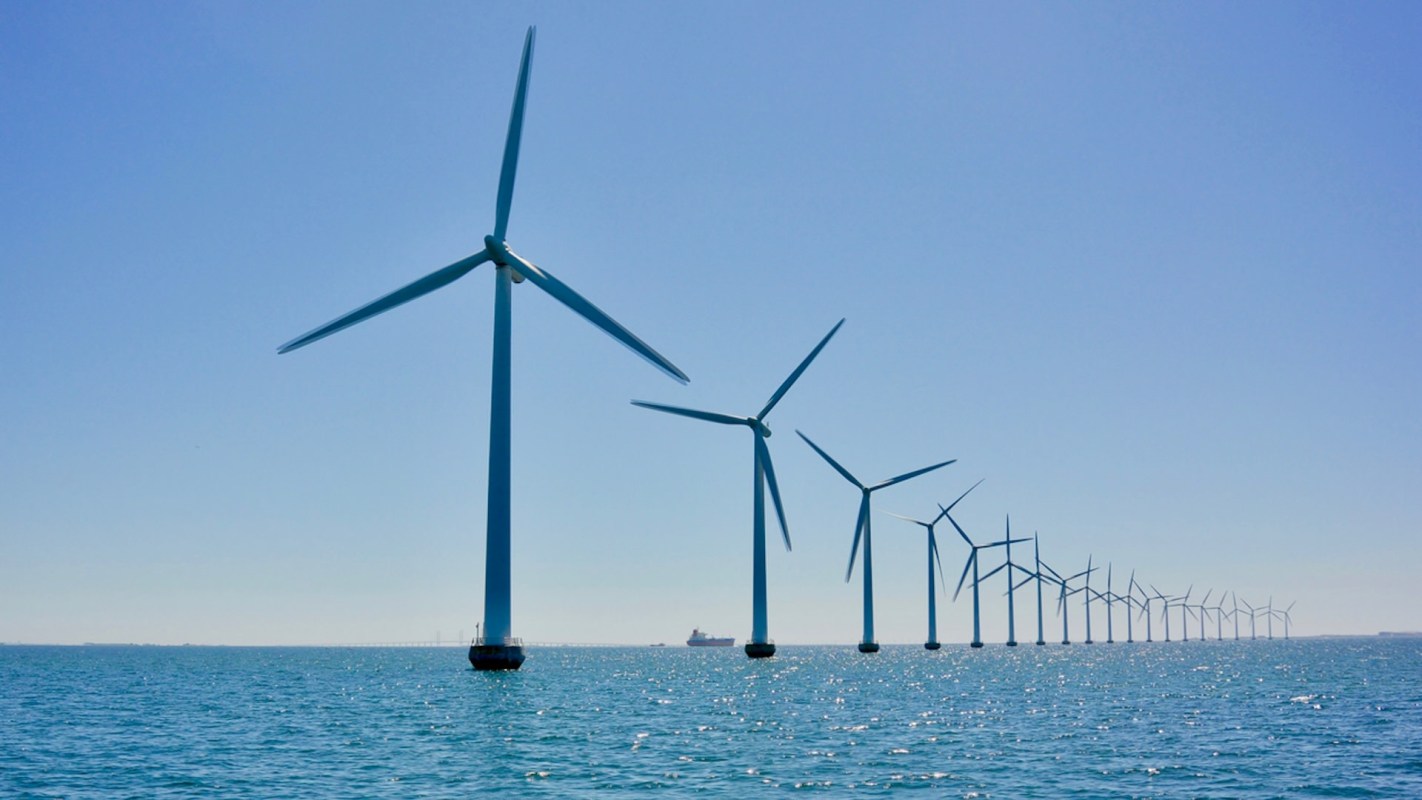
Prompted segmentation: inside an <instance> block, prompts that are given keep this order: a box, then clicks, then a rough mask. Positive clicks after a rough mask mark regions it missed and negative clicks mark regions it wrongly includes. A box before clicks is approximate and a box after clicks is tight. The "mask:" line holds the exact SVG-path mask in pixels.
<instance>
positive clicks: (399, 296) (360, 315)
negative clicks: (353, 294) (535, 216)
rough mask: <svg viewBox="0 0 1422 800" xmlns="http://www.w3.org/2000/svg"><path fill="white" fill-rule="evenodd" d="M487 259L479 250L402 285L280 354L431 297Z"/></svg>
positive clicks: (299, 339)
mask: <svg viewBox="0 0 1422 800" xmlns="http://www.w3.org/2000/svg"><path fill="white" fill-rule="evenodd" d="M488 260H489V251H488V250H480V251H479V252H478V253H475V254H474V255H472V256H470V257H468V258H466V259H463V260H460V261H456V262H454V263H453V264H450V265H449V266H447V267H444V268H442V269H437V270H435V271H434V272H431V273H430V274H428V275H426V276H425V277H423V278H420V279H419V280H417V281H415V282H414V283H411V284H407V285H405V286H402V287H400V288H399V289H396V290H395V291H393V292H391V293H390V294H387V295H385V296H384V297H381V298H380V299H378V300H372V301H371V302H369V303H366V304H365V305H363V306H361V307H360V308H357V309H356V310H355V311H352V312H350V313H349V314H346V315H344V316H340V317H337V318H335V319H333V320H331V321H330V322H328V323H326V324H325V325H322V326H321V327H319V328H316V329H314V330H311V331H308V332H307V333H304V334H302V335H301V336H298V337H296V338H295V339H292V340H291V341H289V342H287V343H286V344H284V345H282V346H281V347H278V348H277V352H278V353H289V352H291V351H292V350H295V349H296V348H298V347H305V346H306V345H308V344H311V343H312V342H314V341H316V340H318V339H324V338H326V337H327V336H330V335H331V334H333V333H335V332H337V331H339V330H343V329H345V328H349V327H350V326H352V325H354V324H356V323H357V322H362V321H364V320H367V319H370V318H371V317H373V316H375V315H376V314H380V313H382V312H385V311H389V310H390V309H392V308H394V307H396V306H399V305H403V304H405V303H408V302H410V301H411V300H414V299H415V298H417V297H420V296H422V295H426V294H429V293H430V292H433V291H434V290H435V289H438V288H440V287H442V286H445V285H446V284H449V283H451V282H453V281H456V280H458V279H460V278H462V277H464V276H465V275H467V274H468V273H469V271H470V270H472V269H474V268H475V267H477V266H479V265H480V264H482V263H484V262H485V261H488Z"/></svg>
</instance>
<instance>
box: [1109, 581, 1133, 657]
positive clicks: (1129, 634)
mask: <svg viewBox="0 0 1422 800" xmlns="http://www.w3.org/2000/svg"><path fill="white" fill-rule="evenodd" d="M1107 582H1108V583H1109V581H1107ZM1135 582H1136V571H1135V570H1131V579H1130V580H1128V581H1126V595H1125V596H1124V597H1122V596H1121V595H1119V594H1118V595H1115V597H1116V599H1117V600H1119V601H1121V602H1124V603H1125V604H1126V644H1132V643H1134V642H1135V641H1136V637H1135V631H1134V629H1133V628H1132V626H1131V612H1132V611H1134V610H1135V608H1134V606H1135V600H1134V599H1133V598H1132V597H1131V586H1132V585H1133V584H1134V583H1135Z"/></svg>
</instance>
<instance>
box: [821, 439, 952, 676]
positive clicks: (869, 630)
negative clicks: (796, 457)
mask: <svg viewBox="0 0 1422 800" xmlns="http://www.w3.org/2000/svg"><path fill="white" fill-rule="evenodd" d="M795 433H797V434H799V435H800V438H801V439H804V440H805V444H808V445H809V446H810V448H811V449H812V450H814V451H815V452H816V453H819V454H820V458H823V459H824V460H825V461H826V462H828V463H829V465H830V466H831V467H834V471H835V472H838V473H839V474H840V475H841V476H843V477H844V479H845V480H847V481H849V482H850V483H852V484H854V485H855V486H857V487H859V492H860V500H859V521H858V522H856V523H855V525H854V543H853V544H851V545H850V546H849V568H848V569H846V570H845V571H844V582H845V583H849V577H850V575H852V574H853V573H854V558H855V556H856V555H858V553H859V541H860V537H861V536H862V537H863V540H864V637H863V638H862V639H861V640H860V641H859V652H861V653H877V652H879V643H878V642H876V641H874V558H873V549H872V547H871V545H872V543H873V540H872V537H871V534H870V528H871V525H870V520H869V498H870V496H871V495H873V493H874V492H877V491H879V490H880V489H885V488H888V487H890V486H893V485H894V484H896V483H902V482H904V481H906V480H908V479H909V478H916V477H918V476H919V475H922V474H923V473H925V472H932V471H933V470H935V469H938V468H939V467H946V466H948V465H949V464H952V463H953V462H954V461H957V460H958V459H956V458H955V459H951V460H949V461H943V462H940V463H938V464H934V465H933V466H930V467H924V468H922V469H916V470H914V471H913V472H905V473H904V474H902V475H898V476H895V477H893V478H888V479H886V480H882V481H879V482H878V483H875V484H872V485H866V484H864V483H861V482H860V480H859V479H858V478H856V477H854V476H853V475H851V474H850V473H849V470H847V469H845V468H844V467H842V466H840V465H839V462H838V461H835V460H834V459H833V458H830V455H829V453H826V452H825V451H823V450H821V449H820V447H819V445H817V444H815V443H814V442H812V441H810V437H808V436H806V435H805V434H804V433H802V432H801V431H798V430H797V431H795ZM948 519H950V520H951V519H952V517H949V518H948Z"/></svg>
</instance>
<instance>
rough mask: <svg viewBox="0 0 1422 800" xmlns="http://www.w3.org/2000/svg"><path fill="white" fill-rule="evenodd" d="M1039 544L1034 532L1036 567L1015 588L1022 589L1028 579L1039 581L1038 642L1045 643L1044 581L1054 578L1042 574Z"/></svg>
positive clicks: (1033, 545) (1033, 554)
mask: <svg viewBox="0 0 1422 800" xmlns="http://www.w3.org/2000/svg"><path fill="white" fill-rule="evenodd" d="M1038 545H1039V543H1038V541H1037V534H1035V533H1033V534H1032V560H1033V562H1034V563H1035V564H1036V569H1035V570H1034V571H1032V572H1030V573H1028V575H1027V577H1025V578H1023V579H1022V582H1021V583H1019V584H1017V586H1016V587H1014V588H1017V589H1021V588H1022V587H1023V586H1026V585H1027V582H1028V581H1031V580H1036V581H1037V644H1039V645H1044V644H1046V643H1047V642H1046V638H1045V636H1043V631H1042V581H1043V580H1044V579H1045V580H1049V581H1050V580H1053V579H1052V578H1051V577H1049V576H1046V575H1043V574H1042V551H1041V548H1040V547H1039V546H1038ZM1019 569H1020V568H1019ZM1023 571H1024V572H1025V571H1026V570H1025V569H1024V570H1023Z"/></svg>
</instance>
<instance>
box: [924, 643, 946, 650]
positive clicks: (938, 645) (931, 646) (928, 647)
mask: <svg viewBox="0 0 1422 800" xmlns="http://www.w3.org/2000/svg"><path fill="white" fill-rule="evenodd" d="M942 646H943V645H942V643H940V642H924V643H923V649H924V650H937V649H939V648H941V647H942Z"/></svg>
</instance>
